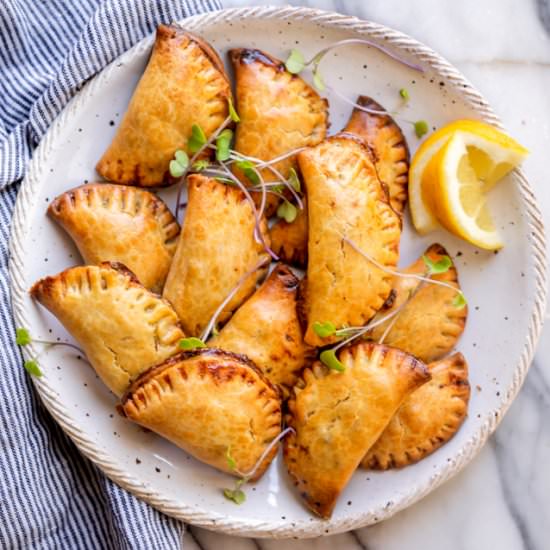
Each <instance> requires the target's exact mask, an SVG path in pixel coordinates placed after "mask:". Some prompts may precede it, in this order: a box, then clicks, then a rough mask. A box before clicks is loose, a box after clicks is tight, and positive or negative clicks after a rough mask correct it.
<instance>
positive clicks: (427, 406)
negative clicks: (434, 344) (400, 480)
mask: <svg viewBox="0 0 550 550" xmlns="http://www.w3.org/2000/svg"><path fill="white" fill-rule="evenodd" d="M428 369H429V371H430V374H431V375H432V379H431V380H430V381H429V382H428V383H426V384H424V385H423V386H421V387H420V388H418V389H417V390H416V391H414V392H413V393H412V394H411V395H410V396H409V397H408V398H407V399H406V400H405V402H404V403H403V404H402V405H401V407H400V408H399V410H398V411H397V413H396V414H395V416H394V417H393V418H392V420H391V422H390V423H389V425H388V427H387V428H386V429H385V430H384V432H383V433H382V435H381V436H380V439H378V441H377V442H376V443H375V444H374V445H373V446H372V447H371V449H370V450H369V452H368V453H367V455H366V456H365V458H364V459H363V462H362V463H361V464H362V466H364V467H365V468H372V469H375V470H387V469H388V468H402V467H403V466H408V465H409V464H412V463H414V462H418V461H419V460H421V459H423V458H424V457H426V456H428V455H429V454H431V453H433V452H434V451H435V450H436V449H438V448H439V447H441V445H443V444H444V443H446V442H447V441H448V440H449V439H451V437H453V435H454V434H455V433H456V432H457V431H458V429H459V428H460V426H461V425H462V422H463V421H464V419H465V418H466V413H467V409H468V400H469V399H470V385H469V384H468V366H467V364H466V361H465V360H464V357H463V356H462V354H461V353H455V354H454V355H452V356H450V357H447V358H446V359H442V360H441V361H437V362H435V363H431V364H430V365H428Z"/></svg>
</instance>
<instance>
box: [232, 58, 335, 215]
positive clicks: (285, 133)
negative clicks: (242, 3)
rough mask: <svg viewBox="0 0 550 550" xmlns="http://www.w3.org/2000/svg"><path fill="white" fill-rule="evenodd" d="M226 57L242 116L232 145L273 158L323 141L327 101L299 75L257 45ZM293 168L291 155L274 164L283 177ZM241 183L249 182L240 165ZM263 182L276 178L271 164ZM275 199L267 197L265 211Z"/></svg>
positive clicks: (250, 153) (263, 172) (270, 209)
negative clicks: (256, 48)
mask: <svg viewBox="0 0 550 550" xmlns="http://www.w3.org/2000/svg"><path fill="white" fill-rule="evenodd" d="M229 56H230V58H231V63H232V64H233V68H234V70H235V80H236V83H235V90H236V92H235V95H236V97H237V111H238V113H239V116H240V119H241V121H240V122H239V124H238V125H237V131H236V134H235V150H236V151H238V152H239V153H241V154H243V155H247V156H252V157H254V158H258V159H261V160H271V159H274V158H276V157H278V156H279V155H282V154H284V153H287V152H289V151H292V150H293V149H297V148H298V147H307V146H314V145H317V144H318V143H319V142H321V141H322V140H323V139H324V138H325V135H326V131H327V127H328V102H327V100H326V99H324V98H322V97H320V96H319V94H318V93H317V92H316V91H315V90H314V89H313V88H312V87H311V86H310V85H309V84H307V82H305V80H303V79H302V78H301V77H300V76H298V75H294V74H291V73H289V72H288V71H287V70H286V69H285V65H284V63H283V62H282V61H280V60H279V59H276V58H274V57H272V56H270V55H268V54H266V53H264V52H262V51H260V50H251V49H244V48H240V49H235V50H230V52H229ZM292 167H294V168H295V167H296V157H295V156H291V157H289V158H287V159H284V160H281V161H280V162H277V163H276V164H275V165H274V168H275V169H276V170H278V171H279V172H280V173H281V174H282V175H283V177H284V178H288V176H289V174H290V168H292ZM236 174H237V175H238V176H239V178H241V179H242V181H243V183H246V184H248V183H250V182H249V181H248V179H247V178H246V177H245V176H244V175H243V174H242V173H241V172H240V171H238V170H236ZM261 174H262V177H263V178H264V180H265V181H277V180H276V179H275V176H274V175H273V173H272V172H271V171H270V170H269V169H267V168H266V169H264V170H262V171H261ZM278 202H279V200H278V198H277V197H276V196H274V195H269V196H268V208H267V212H268V213H271V212H273V207H274V205H276V204H277V203H278Z"/></svg>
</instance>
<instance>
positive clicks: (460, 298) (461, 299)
mask: <svg viewBox="0 0 550 550" xmlns="http://www.w3.org/2000/svg"><path fill="white" fill-rule="evenodd" d="M467 303H468V302H467V301H466V296H464V293H463V292H459V293H458V294H457V295H456V296H455V297H454V300H453V306H454V307H456V308H457V309H462V308H463V307H465V306H466V304H467Z"/></svg>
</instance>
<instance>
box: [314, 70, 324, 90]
mask: <svg viewBox="0 0 550 550" xmlns="http://www.w3.org/2000/svg"><path fill="white" fill-rule="evenodd" d="M313 85H314V86H315V87H316V88H317V89H318V90H319V91H320V92H322V91H323V90H324V89H325V83H324V82H323V77H322V76H321V73H320V72H319V68H318V67H315V70H314V71H313Z"/></svg>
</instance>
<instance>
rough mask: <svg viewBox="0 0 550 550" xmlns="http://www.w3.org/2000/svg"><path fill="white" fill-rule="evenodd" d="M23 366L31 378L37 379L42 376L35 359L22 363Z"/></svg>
mask: <svg viewBox="0 0 550 550" xmlns="http://www.w3.org/2000/svg"><path fill="white" fill-rule="evenodd" d="M23 366H24V367H25V370H26V371H27V372H28V373H29V374H31V375H32V376H36V377H37V378H40V377H41V376H42V371H41V370H40V367H39V366H38V362H37V361H36V360H35V359H29V360H28V361H25V362H24V363H23Z"/></svg>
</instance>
